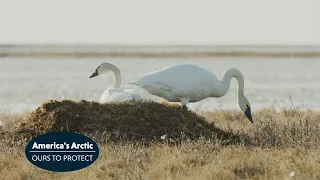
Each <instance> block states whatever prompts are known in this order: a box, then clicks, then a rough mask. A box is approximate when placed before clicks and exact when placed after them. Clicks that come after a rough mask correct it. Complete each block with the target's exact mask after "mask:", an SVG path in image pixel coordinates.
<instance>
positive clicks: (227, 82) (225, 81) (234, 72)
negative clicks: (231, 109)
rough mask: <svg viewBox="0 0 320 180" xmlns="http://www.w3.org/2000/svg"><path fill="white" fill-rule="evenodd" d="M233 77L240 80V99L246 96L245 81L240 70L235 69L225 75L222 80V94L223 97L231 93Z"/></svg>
mask: <svg viewBox="0 0 320 180" xmlns="http://www.w3.org/2000/svg"><path fill="white" fill-rule="evenodd" d="M233 77H234V78H236V79H237V80H238V99H239V97H240V96H244V94H243V88H244V79H243V75H242V73H241V72H240V71H239V70H238V69H235V68H232V69H229V70H227V71H226V72H225V73H224V75H223V77H222V79H221V80H220V82H221V87H222V88H221V92H222V94H221V96H224V95H225V94H227V92H228V91H229V88H230V83H231V79H232V78H233Z"/></svg>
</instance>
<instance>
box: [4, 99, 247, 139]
mask: <svg viewBox="0 0 320 180" xmlns="http://www.w3.org/2000/svg"><path fill="white" fill-rule="evenodd" d="M52 131H71V132H77V133H82V134H85V135H87V136H89V137H91V138H93V139H94V140H95V141H98V142H101V141H103V142H107V141H112V142H120V141H123V140H125V141H134V142H146V143H149V142H159V141H164V140H167V141H171V142H175V143H177V142H179V141H181V140H198V139H199V138H200V139H201V138H205V139H219V140H222V141H223V142H224V143H225V144H230V143H231V144H236V143H244V142H246V143H248V141H247V140H245V138H244V136H241V135H239V134H233V133H231V132H226V131H224V130H221V129H219V128H216V127H215V126H214V125H213V123H209V122H207V121H206V119H205V118H204V117H202V116H199V115H197V114H196V113H193V112H191V111H188V112H187V113H186V114H184V115H183V114H182V113H181V108H180V106H179V105H170V104H165V103H161V104H160V103H156V102H125V103H105V104H100V103H97V102H88V101H84V100H82V101H79V102H75V101H70V100H63V101H56V100H50V101H48V102H45V103H44V104H42V106H40V107H38V108H37V109H36V110H35V111H33V112H31V113H30V115H29V117H28V118H27V119H26V120H25V121H22V122H21V123H20V124H19V125H18V126H17V128H16V129H15V130H14V131H13V132H11V133H10V135H11V137H12V138H15V139H22V138H23V139H25V140H29V139H30V138H33V137H35V136H38V135H40V134H44V133H46V132H52ZM161 137H162V138H161ZM164 137H165V138H164Z"/></svg>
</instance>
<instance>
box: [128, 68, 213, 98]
mask: <svg viewBox="0 0 320 180" xmlns="http://www.w3.org/2000/svg"><path fill="white" fill-rule="evenodd" d="M131 84H135V85H137V86H140V87H142V88H144V89H146V90H148V91H149V92H150V93H151V94H155V95H158V96H161V97H163V96H172V98H171V99H174V98H173V97H175V96H179V97H189V99H190V100H198V99H201V98H203V97H208V96H210V93H212V89H213V87H214V86H215V85H217V78H216V76H215V75H214V74H212V73H211V72H210V71H208V70H206V69H203V68H201V67H198V66H196V65H174V66H170V67H166V68H164V69H162V70H159V71H156V72H153V73H151V74H148V75H146V76H143V77H141V78H140V79H138V80H136V81H135V82H133V83H131ZM175 98H176V97H175Z"/></svg>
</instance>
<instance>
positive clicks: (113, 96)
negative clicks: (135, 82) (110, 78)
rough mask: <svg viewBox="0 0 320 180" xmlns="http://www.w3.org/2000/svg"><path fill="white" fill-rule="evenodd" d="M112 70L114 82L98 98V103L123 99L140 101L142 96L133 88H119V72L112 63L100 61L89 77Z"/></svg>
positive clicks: (121, 100) (122, 100)
mask: <svg viewBox="0 0 320 180" xmlns="http://www.w3.org/2000/svg"><path fill="white" fill-rule="evenodd" d="M110 71H111V72H113V74H114V82H113V85H112V87H111V88H108V89H106V90H105V91H104V92H103V94H102V95H101V98H100V103H104V102H124V101H130V100H134V101H140V100H141V99H142V98H141V96H140V95H138V94H137V93H136V92H135V91H134V89H125V90H123V89H119V88H120V85H121V73H120V70H119V69H118V68H117V67H116V66H115V65H113V64H110V63H102V64H100V66H98V67H97V69H96V70H95V71H94V72H93V73H92V75H91V76H90V78H93V77H96V76H98V75H101V74H106V73H108V72H110Z"/></svg>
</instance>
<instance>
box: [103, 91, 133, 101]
mask: <svg viewBox="0 0 320 180" xmlns="http://www.w3.org/2000/svg"><path fill="white" fill-rule="evenodd" d="M130 100H133V96H132V94H131V93H129V92H127V91H124V90H122V89H116V88H109V89H106V90H105V91H104V92H103V94H102V95H101V98H100V102H101V103H104V102H124V101H130Z"/></svg>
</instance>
